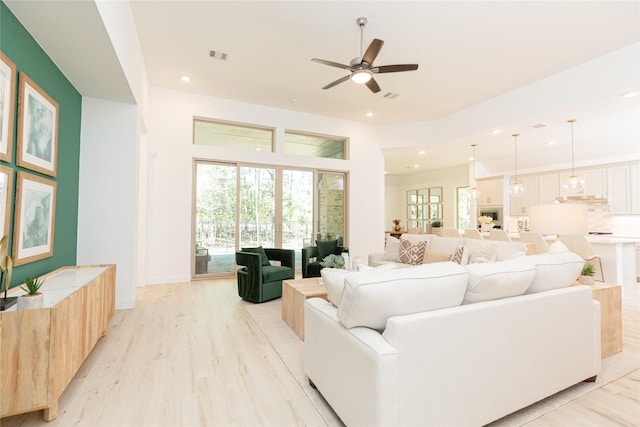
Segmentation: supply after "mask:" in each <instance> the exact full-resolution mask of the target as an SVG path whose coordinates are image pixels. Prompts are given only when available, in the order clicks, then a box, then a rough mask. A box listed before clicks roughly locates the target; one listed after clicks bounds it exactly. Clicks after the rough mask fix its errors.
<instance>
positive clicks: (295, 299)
mask: <svg viewBox="0 0 640 427" xmlns="http://www.w3.org/2000/svg"><path fill="white" fill-rule="evenodd" d="M319 280H320V278H319V277H310V278H308V279H297V280H283V281H282V320H284V322H285V323H286V324H287V325H289V327H290V328H291V329H293V331H294V332H295V333H296V335H298V336H299V337H300V339H301V340H303V341H304V302H305V300H306V299H307V298H316V297H318V298H324V299H327V289H326V288H325V287H324V285H321V284H320V283H318V282H319Z"/></svg>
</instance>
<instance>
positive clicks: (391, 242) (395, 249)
mask: <svg viewBox="0 0 640 427" xmlns="http://www.w3.org/2000/svg"><path fill="white" fill-rule="evenodd" d="M399 256H400V239H398V238H396V237H393V236H387V245H386V246H385V248H384V257H383V258H382V259H383V260H385V261H393V262H396V261H398V257H399Z"/></svg>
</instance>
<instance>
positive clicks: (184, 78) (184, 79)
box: [180, 76, 191, 83]
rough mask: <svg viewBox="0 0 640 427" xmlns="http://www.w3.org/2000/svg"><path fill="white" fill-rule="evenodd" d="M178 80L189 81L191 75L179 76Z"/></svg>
mask: <svg viewBox="0 0 640 427" xmlns="http://www.w3.org/2000/svg"><path fill="white" fill-rule="evenodd" d="M180 80H182V81H183V82H185V83H189V82H190V81H191V77H189V76H182V77H180Z"/></svg>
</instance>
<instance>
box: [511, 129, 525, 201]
mask: <svg viewBox="0 0 640 427" xmlns="http://www.w3.org/2000/svg"><path fill="white" fill-rule="evenodd" d="M511 136H513V143H514V146H515V154H516V155H515V177H514V178H513V180H512V181H511V185H510V186H509V194H510V195H511V197H522V195H523V194H524V185H522V184H521V183H520V181H518V137H519V136H520V134H519V133H514V134H513V135H511Z"/></svg>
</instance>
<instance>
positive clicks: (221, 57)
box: [209, 50, 227, 61]
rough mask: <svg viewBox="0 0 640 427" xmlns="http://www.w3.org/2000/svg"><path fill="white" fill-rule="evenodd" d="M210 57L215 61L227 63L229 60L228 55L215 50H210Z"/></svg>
mask: <svg viewBox="0 0 640 427" xmlns="http://www.w3.org/2000/svg"><path fill="white" fill-rule="evenodd" d="M209 56H210V57H212V58H213V59H219V60H221V61H226V60H227V54H226V53H223V52H218V51H215V50H210V51H209Z"/></svg>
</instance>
